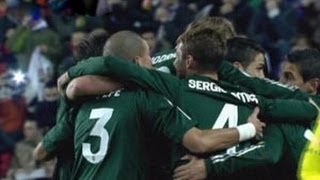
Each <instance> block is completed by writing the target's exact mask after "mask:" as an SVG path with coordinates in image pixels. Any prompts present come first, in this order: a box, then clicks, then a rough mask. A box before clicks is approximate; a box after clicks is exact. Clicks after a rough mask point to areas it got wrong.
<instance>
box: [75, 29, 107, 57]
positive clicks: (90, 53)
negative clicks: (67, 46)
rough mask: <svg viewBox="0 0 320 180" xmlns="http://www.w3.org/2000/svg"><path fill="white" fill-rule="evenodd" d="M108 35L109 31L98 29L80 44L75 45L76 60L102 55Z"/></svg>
mask: <svg viewBox="0 0 320 180" xmlns="http://www.w3.org/2000/svg"><path fill="white" fill-rule="evenodd" d="M108 37H109V34H108V32H107V31H105V30H103V29H96V30H94V31H92V32H91V33H90V34H88V35H87V36H86V37H85V38H84V39H83V40H82V41H81V42H80V43H79V44H78V46H76V47H75V51H76V55H77V57H76V60H82V59H88V58H89V57H94V56H101V55H102V52H103V46H104V44H105V43H106V41H107V39H108Z"/></svg>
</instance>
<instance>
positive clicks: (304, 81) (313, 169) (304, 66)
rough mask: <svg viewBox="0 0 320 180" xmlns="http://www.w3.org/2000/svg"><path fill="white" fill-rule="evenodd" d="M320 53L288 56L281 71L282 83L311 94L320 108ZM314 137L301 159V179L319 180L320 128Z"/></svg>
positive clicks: (316, 127)
mask: <svg viewBox="0 0 320 180" xmlns="http://www.w3.org/2000/svg"><path fill="white" fill-rule="evenodd" d="M319 69H320V52H319V51H318V50H316V49H305V50H297V51H294V52H292V53H290V54H289V55H288V56H287V61H285V62H284V64H283V65H282V69H281V78H280V81H281V82H283V83H286V84H290V85H295V86H298V87H299V88H300V89H301V90H303V91H305V92H307V93H308V94H310V97H311V98H312V99H313V101H314V102H315V103H316V104H317V105H318V106H320V97H319V95H318V93H319V89H320V84H319V83H320V81H319V79H320V72H319ZM313 132H314V136H313V137H312V138H313V139H311V141H310V143H308V144H307V147H306V148H305V152H304V154H303V155H302V157H301V161H300V170H299V174H298V175H299V178H301V179H319V178H320V173H319V171H320V165H319V160H320V159H319V153H317V152H319V149H320V145H319V133H320V126H319V125H317V124H316V125H315V128H314V131H313Z"/></svg>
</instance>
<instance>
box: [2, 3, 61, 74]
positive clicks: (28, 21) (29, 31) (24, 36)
mask: <svg viewBox="0 0 320 180" xmlns="http://www.w3.org/2000/svg"><path fill="white" fill-rule="evenodd" d="M29 11H30V12H29V13H27V14H26V15H25V16H24V18H23V22H22V26H21V27H19V28H18V29H16V30H15V33H14V35H13V37H11V38H10V39H8V42H7V44H8V47H9V48H11V49H12V50H13V51H14V52H15V53H20V54H22V56H21V58H20V59H19V61H20V62H21V68H22V69H23V70H26V68H27V65H28V64H29V61H30V58H31V55H32V53H33V52H34V50H35V49H36V48H37V47H38V48H40V52H41V54H42V55H44V56H45V57H46V58H47V59H49V60H50V61H51V62H52V64H53V65H57V64H58V63H59V60H60V58H61V53H62V46H61V42H60V38H59V36H58V34H57V33H55V32H54V31H52V30H51V29H50V28H49V27H48V24H47V22H46V21H45V19H44V18H42V15H41V13H40V9H39V8H38V7H34V8H30V9H29Z"/></svg>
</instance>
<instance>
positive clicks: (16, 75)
mask: <svg viewBox="0 0 320 180" xmlns="http://www.w3.org/2000/svg"><path fill="white" fill-rule="evenodd" d="M12 75H13V77H12V78H13V81H14V82H15V83H16V84H17V85H19V84H21V83H24V82H25V77H26V75H25V74H23V73H22V72H21V71H20V70H18V71H13V72H12Z"/></svg>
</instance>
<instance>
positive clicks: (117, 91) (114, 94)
mask: <svg viewBox="0 0 320 180" xmlns="http://www.w3.org/2000/svg"><path fill="white" fill-rule="evenodd" d="M122 90H124V89H123V88H122V89H118V90H115V91H112V92H110V93H108V94H104V95H102V96H101V98H109V97H119V96H120V93H121V91H122Z"/></svg>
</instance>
